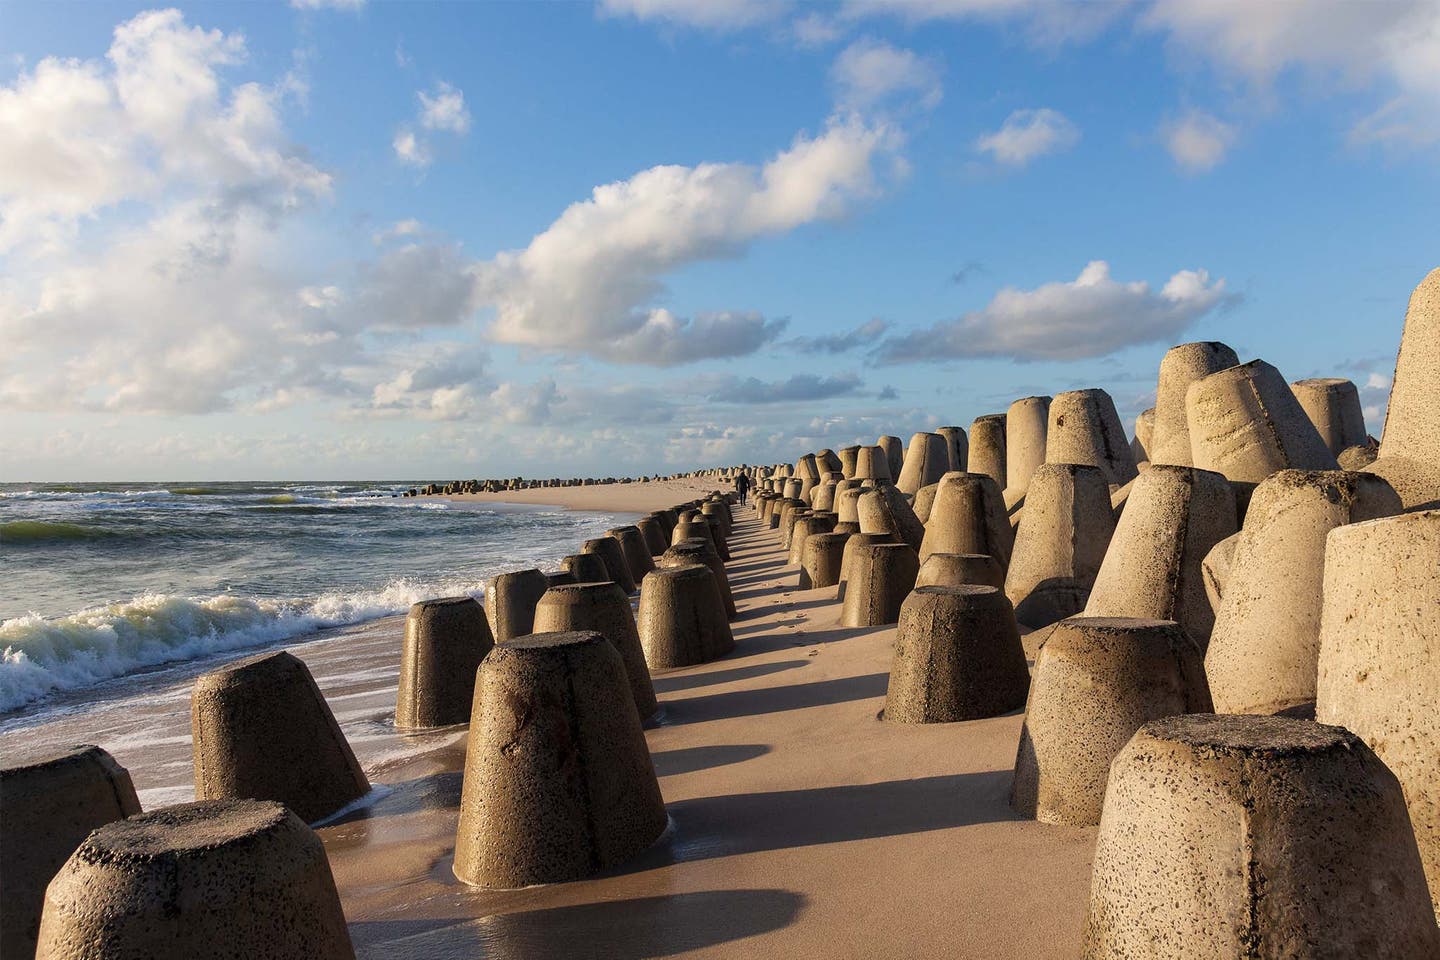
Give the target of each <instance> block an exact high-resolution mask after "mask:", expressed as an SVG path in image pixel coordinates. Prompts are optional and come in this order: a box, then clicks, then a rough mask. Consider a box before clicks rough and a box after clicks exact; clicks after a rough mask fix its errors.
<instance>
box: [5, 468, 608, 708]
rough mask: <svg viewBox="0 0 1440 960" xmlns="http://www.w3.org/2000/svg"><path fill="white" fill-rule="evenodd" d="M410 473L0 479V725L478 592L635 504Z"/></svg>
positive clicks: (563, 550) (548, 564) (550, 560)
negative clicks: (206, 480) (418, 488)
mask: <svg viewBox="0 0 1440 960" xmlns="http://www.w3.org/2000/svg"><path fill="white" fill-rule="evenodd" d="M414 485H415V484H414V483H412V482H409V481H405V482H401V481H396V482H386V483H377V482H348V483H347V482H342V483H321V482H310V483H213V484H163V483H162V484H64V485H61V484H0V727H3V726H11V725H13V724H14V723H15V722H16V721H20V722H21V723H22V724H25V725H28V723H26V722H27V721H33V720H36V719H41V718H43V717H44V716H46V715H47V714H50V713H56V712H73V711H75V710H77V709H83V708H84V707H85V705H86V704H87V703H88V702H89V701H90V700H91V699H92V697H93V698H95V699H99V698H101V696H102V695H103V697H105V698H112V699H113V698H114V697H116V696H121V697H123V696H124V695H126V694H127V693H128V692H131V691H134V690H141V689H144V688H145V685H146V684H147V683H148V684H149V685H150V686H152V687H153V685H154V681H155V680H156V679H157V678H156V677H155V676H154V675H155V674H156V673H157V671H158V672H162V673H163V672H164V671H166V670H167V668H168V669H169V670H170V671H172V672H173V671H175V670H176V669H179V670H182V671H183V672H186V673H189V672H192V671H189V670H184V668H185V666H186V665H193V664H194V663H196V662H206V661H211V660H217V659H222V658H223V656H222V655H227V654H230V655H239V654H240V653H247V652H251V651H256V650H260V649H265V648H268V647H275V646H280V645H287V644H291V643H295V642H302V641H305V640H307V639H309V638H314V637H319V636H322V635H323V634H322V633H321V632H322V631H327V630H331V631H332V632H333V628H337V627H342V626H349V625H356V624H364V623H366V622H368V621H372V620H377V619H379V618H382V617H387V616H391V615H394V614H399V613H403V612H404V611H405V610H406V609H407V608H408V607H409V606H410V604H411V603H414V602H415V601H417V600H423V599H427V598H431V597H439V596H456V595H459V594H469V595H471V596H475V597H481V596H483V590H484V583H485V580H486V579H487V578H489V577H491V576H494V575H495V574H497V573H501V572H504V571H506V570H512V569H520V568H524V567H531V566H539V567H541V568H553V567H554V565H555V563H556V561H558V560H559V558H560V557H562V556H564V555H565V554H567V553H573V552H575V551H576V550H578V549H579V546H580V543H581V542H582V541H584V540H586V539H588V538H590V537H593V536H597V535H599V534H600V533H603V531H605V530H606V529H608V528H610V527H613V526H616V525H618V524H620V523H622V522H629V521H630V520H631V519H632V518H633V515H632V514H623V513H581V512H571V511H564V510H559V509H555V508H545V507H531V506H519V505H506V504H463V505H462V504H451V503H445V502H442V501H437V500H434V499H431V498H419V499H415V498H411V499H406V498H399V497H395V496H393V494H395V493H397V492H399V491H401V490H404V489H406V488H408V487H410V486H414ZM5 721H8V722H5Z"/></svg>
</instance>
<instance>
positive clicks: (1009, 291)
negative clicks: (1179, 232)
mask: <svg viewBox="0 0 1440 960" xmlns="http://www.w3.org/2000/svg"><path fill="white" fill-rule="evenodd" d="M1230 299H1232V298H1231V297H1229V296H1228V295H1227V294H1226V291H1225V281H1224V280H1214V281H1212V280H1211V279H1210V275H1209V274H1208V273H1206V272H1205V271H1204V270H1181V271H1180V272H1178V273H1176V274H1175V275H1174V276H1172V277H1171V278H1170V279H1169V280H1168V281H1167V282H1166V284H1165V286H1164V287H1162V288H1161V289H1160V290H1159V291H1158V292H1156V291H1154V290H1152V289H1151V288H1150V285H1149V284H1148V283H1145V282H1144V281H1134V282H1129V283H1122V282H1119V281H1116V280H1114V279H1112V278H1111V276H1110V265H1109V264H1107V263H1106V262H1105V261H1103V260H1095V261H1092V262H1091V263H1089V264H1087V265H1086V267H1085V269H1084V270H1082V271H1081V272H1080V275H1079V276H1078V277H1077V278H1076V279H1074V280H1072V281H1069V282H1057V283H1047V284H1044V285H1043V286H1040V287H1037V288H1035V289H1034V290H1018V289H1015V288H1014V287H1006V288H1005V289H1003V290H1001V291H1000V292H999V293H997V294H996V295H995V297H994V299H992V300H991V301H990V303H989V304H988V305H987V306H985V307H984V308H983V309H981V310H977V311H974V312H971V313H967V314H965V315H964V316H962V317H959V318H957V319H954V320H946V321H942V322H940V323H937V324H935V325H934V326H932V327H930V328H928V329H924V330H917V331H915V332H913V333H909V334H906V335H904V336H901V337H895V338H892V339H890V340H886V341H885V342H884V343H882V344H881V345H880V347H879V348H878V350H877V359H878V360H879V361H880V362H881V363H918V362H924V361H928V360H946V359H953V358H956V357H987V356H989V357H1013V358H1015V359H1019V360H1076V359H1080V358H1083V357H1100V356H1104V355H1106V354H1108V353H1113V352H1114V351H1116V350H1119V349H1121V348H1122V347H1128V346H1132V345H1135V344H1140V343H1155V342H1160V341H1172V340H1173V339H1174V338H1176V337H1177V336H1179V335H1180V333H1181V332H1183V331H1184V330H1185V329H1186V328H1188V327H1189V326H1190V325H1191V324H1192V323H1194V322H1195V321H1196V320H1198V319H1200V318H1201V317H1202V316H1204V315H1205V314H1207V313H1209V312H1210V311H1211V310H1214V309H1215V308H1216V307H1219V306H1221V305H1222V304H1224V303H1226V302H1227V300H1230Z"/></svg>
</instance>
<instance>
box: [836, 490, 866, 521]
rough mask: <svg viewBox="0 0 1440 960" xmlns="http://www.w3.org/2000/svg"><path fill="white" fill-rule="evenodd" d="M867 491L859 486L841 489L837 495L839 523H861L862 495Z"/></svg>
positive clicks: (837, 517) (837, 518) (837, 519)
mask: <svg viewBox="0 0 1440 960" xmlns="http://www.w3.org/2000/svg"><path fill="white" fill-rule="evenodd" d="M864 492H865V491H864V490H862V489H860V488H859V487H849V488H848V489H845V490H841V491H840V492H839V494H838V495H837V496H836V497H835V516H836V522H837V523H859V522H860V495H861V494H862V493H864Z"/></svg>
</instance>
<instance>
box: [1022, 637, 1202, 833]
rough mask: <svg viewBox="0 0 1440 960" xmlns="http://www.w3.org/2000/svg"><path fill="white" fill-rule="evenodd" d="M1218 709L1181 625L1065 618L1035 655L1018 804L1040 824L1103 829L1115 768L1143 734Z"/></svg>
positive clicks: (1023, 743) (1026, 712)
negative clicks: (1148, 726) (1151, 726)
mask: <svg viewBox="0 0 1440 960" xmlns="http://www.w3.org/2000/svg"><path fill="white" fill-rule="evenodd" d="M1210 709H1211V705H1210V694H1209V693H1208V691H1207V690H1206V688H1205V666H1204V663H1203V662H1202V661H1201V658H1200V651H1199V650H1198V649H1197V648H1196V647H1195V643H1194V641H1193V640H1191V639H1190V638H1189V637H1188V636H1186V634H1185V632H1184V631H1183V630H1181V629H1180V627H1179V625H1178V624H1176V623H1175V622H1174V621H1170V620H1142V619H1136V618H1129V617H1072V618H1070V619H1069V620H1061V621H1060V622H1059V623H1058V624H1056V625H1055V629H1054V630H1053V631H1052V632H1051V633H1050V636H1049V638H1048V639H1047V640H1046V641H1045V642H1044V643H1043V644H1042V645H1041V646H1040V650H1039V652H1038V653H1037V654H1036V655H1035V674H1034V678H1033V680H1032V682H1031V684H1030V699H1029V702H1028V703H1027V704H1026V706H1025V725H1024V726H1023V727H1021V728H1020V749H1019V751H1018V752H1017V753H1016V756H1015V785H1014V787H1013V789H1012V790H1011V793H1010V802H1011V804H1012V805H1013V806H1014V807H1015V809H1016V811H1018V812H1019V813H1021V814H1023V815H1024V816H1027V817H1034V818H1035V819H1036V820H1039V821H1040V822H1041V823H1064V824H1071V825H1074V826H1089V825H1093V824H1096V823H1099V822H1100V809H1101V806H1102V804H1103V802H1104V799H1105V779H1106V776H1107V775H1108V774H1109V771H1110V761H1112V760H1114V759H1115V755H1116V754H1117V753H1119V752H1120V748H1121V747H1123V746H1125V743H1126V741H1128V740H1129V739H1130V737H1131V736H1132V735H1133V734H1134V733H1135V731H1136V730H1138V729H1140V727H1141V725H1143V724H1144V723H1146V722H1148V721H1150V720H1157V719H1159V718H1160V717H1168V716H1173V715H1175V714H1178V713H1197V712H1208V711H1209V710H1210Z"/></svg>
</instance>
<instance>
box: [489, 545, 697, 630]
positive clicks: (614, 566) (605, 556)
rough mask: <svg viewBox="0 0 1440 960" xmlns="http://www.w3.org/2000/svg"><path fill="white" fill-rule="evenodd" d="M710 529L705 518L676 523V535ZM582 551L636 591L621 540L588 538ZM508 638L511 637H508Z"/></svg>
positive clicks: (623, 585)
mask: <svg viewBox="0 0 1440 960" xmlns="http://www.w3.org/2000/svg"><path fill="white" fill-rule="evenodd" d="M697 528H698V529H701V530H708V529H709V524H707V523H706V522H705V521H704V520H681V521H680V522H679V523H677V524H676V525H675V534H674V536H676V537H681V536H682V531H683V532H684V536H687V537H693V536H695V535H696V534H695V533H694V531H695V530H696V529H697ZM580 552H581V553H593V554H594V555H595V556H597V557H599V558H600V559H601V560H603V561H604V562H605V570H606V572H607V573H608V574H609V576H607V577H606V578H605V579H606V580H613V581H615V582H616V583H618V584H619V585H620V589H621V590H624V591H625V592H626V593H634V592H635V580H634V578H632V577H631V576H630V565H629V564H628V563H626V562H625V551H623V550H622V549H620V542H619V541H618V540H614V539H612V538H610V537H596V538H595V539H593V540H586V541H585V542H584V543H583V544H581V545H580ZM506 639H509V638H508V637H507V638H506Z"/></svg>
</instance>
